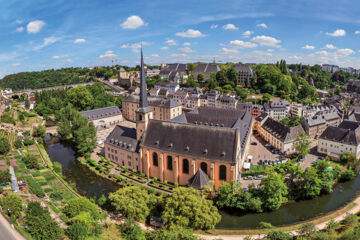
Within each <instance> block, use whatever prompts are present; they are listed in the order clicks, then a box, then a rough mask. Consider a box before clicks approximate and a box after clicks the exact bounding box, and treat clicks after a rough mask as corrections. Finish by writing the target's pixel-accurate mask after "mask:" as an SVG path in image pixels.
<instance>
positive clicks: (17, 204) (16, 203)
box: [1, 193, 22, 218]
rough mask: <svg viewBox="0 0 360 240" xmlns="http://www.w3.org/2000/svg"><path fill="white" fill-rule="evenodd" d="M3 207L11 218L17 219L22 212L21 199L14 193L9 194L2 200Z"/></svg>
mask: <svg viewBox="0 0 360 240" xmlns="http://www.w3.org/2000/svg"><path fill="white" fill-rule="evenodd" d="M1 207H2V209H3V210H4V212H6V213H7V214H8V215H9V216H15V218H17V217H18V216H19V215H20V212H21V210H22V201H21V197H20V196H18V195H15V194H14V193H9V194H8V195H6V196H4V197H2V198H1Z"/></svg>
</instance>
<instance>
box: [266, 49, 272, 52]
mask: <svg viewBox="0 0 360 240" xmlns="http://www.w3.org/2000/svg"><path fill="white" fill-rule="evenodd" d="M266 51H268V52H273V51H274V49H268V50H266Z"/></svg>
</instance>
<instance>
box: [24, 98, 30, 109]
mask: <svg viewBox="0 0 360 240" xmlns="http://www.w3.org/2000/svg"><path fill="white" fill-rule="evenodd" d="M25 107H26V108H27V109H29V107H30V101H29V98H26V99H25Z"/></svg>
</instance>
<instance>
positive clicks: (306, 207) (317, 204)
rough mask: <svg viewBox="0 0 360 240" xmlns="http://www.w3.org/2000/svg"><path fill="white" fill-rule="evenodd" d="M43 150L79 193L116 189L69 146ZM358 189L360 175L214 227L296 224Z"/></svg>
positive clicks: (224, 216)
mask: <svg viewBox="0 0 360 240" xmlns="http://www.w3.org/2000/svg"><path fill="white" fill-rule="evenodd" d="M46 151H47V153H48V154H49V157H50V158H51V160H52V161H53V162H54V161H55V162H60V163H61V165H62V166H63V175H64V176H65V177H66V180H67V181H69V182H74V183H75V184H76V187H77V189H78V191H79V193H80V194H82V195H85V196H88V197H91V198H92V197H96V198H98V197H100V196H101V195H102V194H105V195H108V194H109V193H111V192H114V191H116V190H117V189H118V188H119V186H118V185H117V184H116V183H114V182H112V181H110V180H107V179H104V178H102V177H99V176H97V175H96V174H95V173H93V172H92V171H90V170H89V169H88V168H87V167H86V166H84V165H82V164H80V163H79V162H77V161H76V155H75V152H74V150H73V149H72V148H71V146H68V145H66V144H64V143H59V142H57V141H53V140H52V141H50V142H49V141H48V142H47V144H46ZM359 190H360V176H357V177H356V179H354V180H352V181H349V182H346V183H340V184H338V185H336V187H335V189H334V191H333V192H332V193H331V194H326V195H322V196H320V197H316V198H314V199H311V200H306V201H298V202H295V203H292V204H287V205H284V206H282V207H280V209H279V210H277V211H273V212H266V213H249V214H243V215H239V214H236V213H229V212H223V211H221V212H220V213H221V215H222V219H221V222H220V223H219V224H218V225H217V226H216V228H218V229H249V228H257V227H258V226H259V223H260V222H269V223H271V224H272V225H274V226H281V225H289V224H293V223H297V222H299V221H304V220H308V219H311V218H315V217H318V216H321V215H324V214H326V213H328V212H330V211H334V210H336V209H339V208H340V207H342V206H344V205H346V204H347V203H348V202H349V201H350V200H351V199H352V198H354V197H355V196H356V195H357V192H358V191H359Z"/></svg>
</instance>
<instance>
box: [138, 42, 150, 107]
mask: <svg viewBox="0 0 360 240" xmlns="http://www.w3.org/2000/svg"><path fill="white" fill-rule="evenodd" d="M140 68H141V69H140V105H139V108H147V107H148V106H149V104H148V100H147V92H146V80H145V69H144V57H143V51H142V48H141V66H140Z"/></svg>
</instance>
